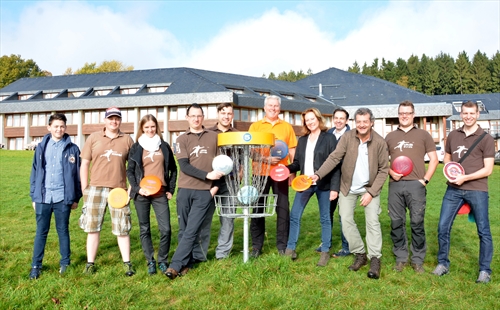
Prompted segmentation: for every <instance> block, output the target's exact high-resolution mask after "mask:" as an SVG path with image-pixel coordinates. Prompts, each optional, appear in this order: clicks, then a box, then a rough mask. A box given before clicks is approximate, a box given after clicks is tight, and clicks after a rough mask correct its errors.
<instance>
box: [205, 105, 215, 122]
mask: <svg viewBox="0 0 500 310" xmlns="http://www.w3.org/2000/svg"><path fill="white" fill-rule="evenodd" d="M206 115H207V116H206V118H209V119H217V107H216V106H215V105H209V106H208V113H207V114H206Z"/></svg>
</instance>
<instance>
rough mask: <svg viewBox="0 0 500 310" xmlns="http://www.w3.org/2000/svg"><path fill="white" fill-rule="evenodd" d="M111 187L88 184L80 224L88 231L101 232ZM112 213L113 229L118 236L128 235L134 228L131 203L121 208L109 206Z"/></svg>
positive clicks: (84, 192) (84, 194)
mask: <svg viewBox="0 0 500 310" xmlns="http://www.w3.org/2000/svg"><path fill="white" fill-rule="evenodd" d="M110 190H111V189H110V188H109V187H96V186H88V187H87V188H86V189H85V190H84V191H83V207H82V215H81V216H80V219H79V220H78V225H79V226H80V228H81V229H83V230H84V231H85V232H86V233H91V232H99V231H101V228H102V223H103V222H104V215H105V214H106V206H107V204H108V194H109V191H110ZM109 213H110V214H111V231H112V232H113V235H116V236H126V235H128V234H129V232H130V230H131V229H132V223H131V221H130V205H129V204H127V205H126V206H125V207H123V208H121V209H115V208H111V207H110V208H109Z"/></svg>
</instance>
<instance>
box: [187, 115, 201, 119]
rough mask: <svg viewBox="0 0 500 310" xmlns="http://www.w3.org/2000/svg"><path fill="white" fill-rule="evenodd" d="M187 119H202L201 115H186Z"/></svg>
mask: <svg viewBox="0 0 500 310" xmlns="http://www.w3.org/2000/svg"><path fill="white" fill-rule="evenodd" d="M188 117H189V118H202V117H203V115H188Z"/></svg>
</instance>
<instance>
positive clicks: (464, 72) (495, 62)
mask: <svg viewBox="0 0 500 310" xmlns="http://www.w3.org/2000/svg"><path fill="white" fill-rule="evenodd" d="M347 71H348V72H353V73H360V74H364V75H370V76H374V77H377V78H380V79H383V80H386V81H389V82H393V83H396V84H398V85H401V86H404V87H407V88H410V89H413V90H415V91H418V92H421V93H424V94H426V95H450V94H481V93H498V92H500V52H499V51H497V52H496V53H495V54H494V55H493V56H492V57H491V58H488V56H486V54H485V53H481V51H479V50H478V51H477V52H476V53H475V54H474V56H473V57H472V61H470V59H469V56H468V55H467V53H466V52H465V51H463V52H461V53H459V54H458V57H457V58H456V59H454V58H453V57H452V56H450V55H449V54H445V53H443V52H441V53H440V54H439V55H437V56H436V57H434V58H433V57H429V56H427V55H425V54H423V55H422V57H420V58H419V57H418V56H416V55H411V56H410V57H409V58H408V60H404V59H402V58H398V59H397V60H396V62H392V61H390V60H389V61H386V60H385V59H384V58H382V60H381V61H379V59H378V58H375V59H374V60H373V62H372V64H371V65H370V66H368V65H367V64H366V62H365V63H364V64H363V67H361V68H360V67H359V64H358V63H357V62H356V61H355V62H354V64H353V65H352V66H351V67H349V68H348V69H347Z"/></svg>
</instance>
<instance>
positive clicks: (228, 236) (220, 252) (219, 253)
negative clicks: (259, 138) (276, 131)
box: [195, 102, 237, 259]
mask: <svg viewBox="0 0 500 310" xmlns="http://www.w3.org/2000/svg"><path fill="white" fill-rule="evenodd" d="M233 117H234V112H233V105H232V104H231V103H230V102H224V103H221V104H219V105H218V106H217V118H218V122H217V124H215V125H214V126H213V127H210V128H208V130H212V131H215V132H216V133H217V134H219V133H223V132H233V131H237V130H236V129H235V128H233V126H232V124H233ZM233 173H235V172H233ZM217 195H222V196H229V195H230V193H229V189H228V188H227V184H226V179H225V178H224V177H223V178H221V179H220V183H219V190H218V191H217ZM222 203H223V204H224V203H226V201H225V200H223V201H222ZM210 220H211V219H210ZM219 220H220V231H219V237H218V238H217V247H216V248H215V258H217V259H224V258H227V257H228V256H229V253H230V252H231V248H232V247H233V232H234V218H230V217H226V216H220V217H219ZM201 235H202V244H203V238H205V239H208V240H207V241H206V243H207V248H208V241H209V240H210V227H209V229H208V234H207V233H206V232H205V233H204V232H203V228H202V232H201ZM203 235H205V237H204V236H203ZM207 235H208V238H206V237H207ZM195 259H196V257H195Z"/></svg>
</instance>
